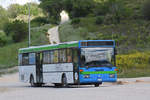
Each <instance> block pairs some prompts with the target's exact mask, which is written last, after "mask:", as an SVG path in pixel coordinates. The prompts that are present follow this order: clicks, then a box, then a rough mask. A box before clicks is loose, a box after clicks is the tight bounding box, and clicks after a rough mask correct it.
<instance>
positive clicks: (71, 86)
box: [23, 85, 110, 89]
mask: <svg viewBox="0 0 150 100" xmlns="http://www.w3.org/2000/svg"><path fill="white" fill-rule="evenodd" d="M23 87H24V88H34V89H36V88H51V89H76V88H77V89H78V88H79V89H80V88H104V87H110V86H99V87H94V86H93V85H69V86H67V87H61V86H57V87H56V86H53V85H44V86H41V87H31V86H23Z"/></svg>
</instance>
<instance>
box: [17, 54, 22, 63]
mask: <svg viewBox="0 0 150 100" xmlns="http://www.w3.org/2000/svg"><path fill="white" fill-rule="evenodd" d="M18 58H19V62H18V63H19V65H20V66H21V65H22V54H19V56H18Z"/></svg>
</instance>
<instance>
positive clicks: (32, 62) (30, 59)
mask: <svg viewBox="0 0 150 100" xmlns="http://www.w3.org/2000/svg"><path fill="white" fill-rule="evenodd" d="M29 64H30V65H35V53H30V54H29Z"/></svg>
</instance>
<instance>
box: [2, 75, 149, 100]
mask: <svg viewBox="0 0 150 100" xmlns="http://www.w3.org/2000/svg"><path fill="white" fill-rule="evenodd" d="M136 80H137V81H136ZM119 81H120V82H118V83H104V84H103V85H102V86H100V87H98V88H97V87H94V86H70V87H69V88H55V87H54V86H53V85H51V84H48V85H46V86H44V87H40V88H32V87H30V85H29V84H26V83H20V82H18V74H12V75H5V76H3V77H1V78H0V100H150V78H149V77H148V78H135V79H120V80H119Z"/></svg>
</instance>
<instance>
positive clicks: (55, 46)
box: [19, 41, 79, 53]
mask: <svg viewBox="0 0 150 100" xmlns="http://www.w3.org/2000/svg"><path fill="white" fill-rule="evenodd" d="M78 44H79V41H72V42H64V43H59V44H53V45H51V44H49V45H42V46H31V47H29V48H21V49H19V53H28V52H40V51H46V50H53V49H59V48H70V47H78Z"/></svg>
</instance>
